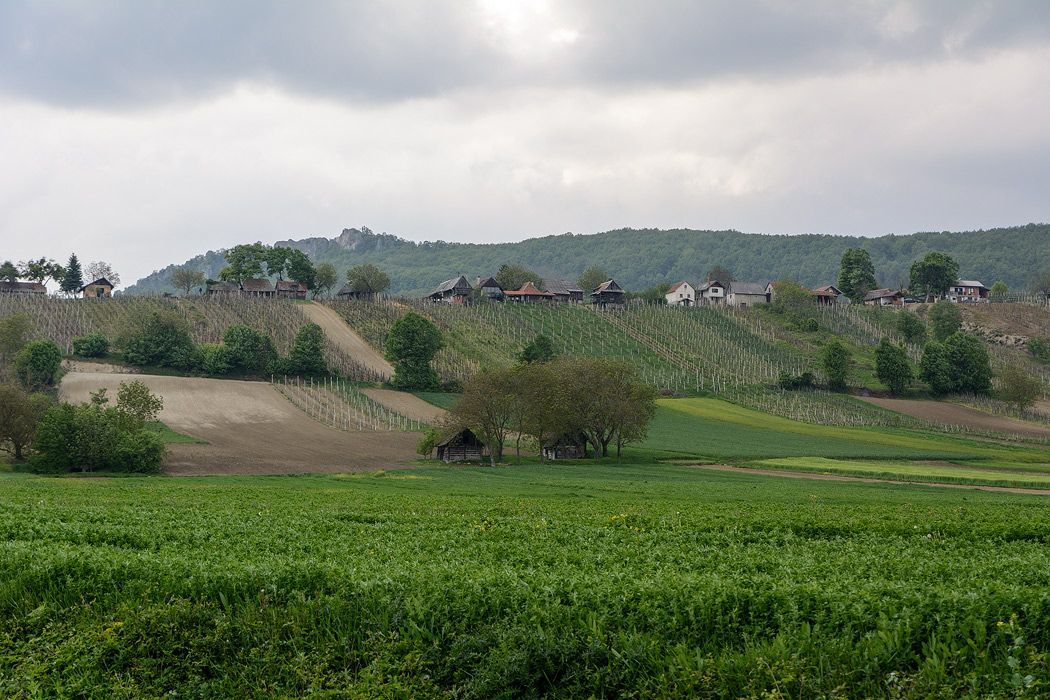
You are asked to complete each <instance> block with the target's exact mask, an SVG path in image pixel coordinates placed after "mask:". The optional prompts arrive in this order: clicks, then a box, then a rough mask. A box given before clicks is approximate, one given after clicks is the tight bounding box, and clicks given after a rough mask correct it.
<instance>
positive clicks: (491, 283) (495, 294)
mask: <svg viewBox="0 0 1050 700" xmlns="http://www.w3.org/2000/svg"><path fill="white" fill-rule="evenodd" d="M474 289H480V290H481V295H482V296H483V297H485V298H486V299H492V300H493V301H503V287H501V286H499V282H497V281H496V278H495V277H486V278H485V279H483V280H478V283H477V284H475V285H474Z"/></svg>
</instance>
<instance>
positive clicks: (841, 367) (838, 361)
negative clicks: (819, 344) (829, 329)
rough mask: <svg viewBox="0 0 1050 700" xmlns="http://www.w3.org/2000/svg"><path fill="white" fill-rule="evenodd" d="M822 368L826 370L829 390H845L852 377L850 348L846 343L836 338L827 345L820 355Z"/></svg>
mask: <svg viewBox="0 0 1050 700" xmlns="http://www.w3.org/2000/svg"><path fill="white" fill-rule="evenodd" d="M820 368H821V369H822V370H824V376H825V377H827V379H828V387H829V388H831V389H845V388H846V385H847V384H848V382H849V375H850V356H849V348H847V347H846V345H845V343H843V342H842V341H841V340H839V339H838V338H835V339H834V340H832V341H831V342H829V343H828V344H827V345H825V346H824V349H823V350H822V351H821V353H820Z"/></svg>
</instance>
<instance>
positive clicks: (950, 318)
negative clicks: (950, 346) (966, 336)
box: [929, 299, 962, 343]
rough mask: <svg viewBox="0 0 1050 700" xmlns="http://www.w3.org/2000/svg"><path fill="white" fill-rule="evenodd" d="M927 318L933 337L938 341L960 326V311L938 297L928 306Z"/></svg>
mask: <svg viewBox="0 0 1050 700" xmlns="http://www.w3.org/2000/svg"><path fill="white" fill-rule="evenodd" d="M929 319H930V331H931V333H932V335H933V339H934V340H936V341H937V342H940V343H943V342H944V341H945V340H946V339H947V338H948V336H950V335H952V334H953V333H955V332H957V331H958V330H959V329H960V328H961V327H962V312H961V311H959V307H958V306H957V305H956V304H954V303H952V302H950V301H948V300H947V299H940V300H938V301H937V303H936V304H934V305H933V306H931V307H930V311H929Z"/></svg>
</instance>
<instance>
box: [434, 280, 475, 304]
mask: <svg viewBox="0 0 1050 700" xmlns="http://www.w3.org/2000/svg"><path fill="white" fill-rule="evenodd" d="M472 291H474V288H473V287H471V286H470V282H468V281H467V278H466V277H464V276H463V275H460V276H459V277H453V278H452V279H450V280H445V281H444V282H442V283H441V284H439V285H438V286H437V287H436V288H435V289H434V291H432V292H431V293H430V294H427V295H426V296H425V297H423V298H424V299H429V300H430V301H443V302H445V303H446V304H462V303H463V302H464V301H466V300H467V298H468V297H469V296H470V293H471V292H472Z"/></svg>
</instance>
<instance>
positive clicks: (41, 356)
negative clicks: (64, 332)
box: [15, 339, 62, 391]
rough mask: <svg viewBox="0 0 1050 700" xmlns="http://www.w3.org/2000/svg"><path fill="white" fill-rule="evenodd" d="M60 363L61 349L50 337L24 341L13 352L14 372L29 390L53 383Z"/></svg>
mask: <svg viewBox="0 0 1050 700" xmlns="http://www.w3.org/2000/svg"><path fill="white" fill-rule="evenodd" d="M61 364H62V351H61V350H60V349H59V347H58V345H57V344H56V343H55V341H53V340H50V339H49V340H38V341H37V342H35V343H26V344H25V346H24V347H23V348H22V349H21V350H19V351H18V352H17V353H16V354H15V372H16V373H17V374H18V378H19V379H20V380H21V381H22V384H23V385H24V386H25V387H26V388H27V389H29V390H30V391H34V390H36V389H39V388H43V387H49V386H51V385H52V384H54V383H55V376H56V375H57V374H58V368H59V366H60V365H61Z"/></svg>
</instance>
